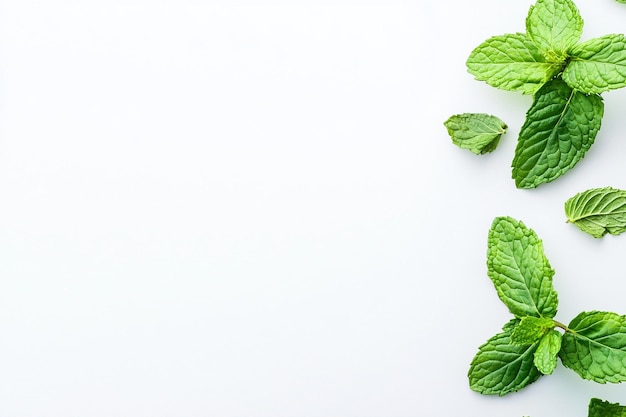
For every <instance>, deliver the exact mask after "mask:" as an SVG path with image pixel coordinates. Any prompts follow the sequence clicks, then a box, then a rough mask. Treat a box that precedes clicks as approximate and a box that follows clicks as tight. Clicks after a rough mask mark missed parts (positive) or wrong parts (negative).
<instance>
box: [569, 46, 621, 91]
mask: <svg viewBox="0 0 626 417" xmlns="http://www.w3.org/2000/svg"><path fill="white" fill-rule="evenodd" d="M562 76H563V80H564V81H565V82H566V83H567V84H568V85H569V86H570V87H572V88H573V89H575V90H578V91H581V92H583V93H587V94H592V93H602V92H604V91H609V90H615V89H617V88H622V87H626V37H625V36H624V35H605V36H602V37H599V38H596V39H591V40H589V41H587V42H583V43H581V44H579V45H577V46H576V47H575V48H573V49H572V50H571V61H570V62H569V64H568V65H567V67H565V70H564V71H563V75H562Z"/></svg>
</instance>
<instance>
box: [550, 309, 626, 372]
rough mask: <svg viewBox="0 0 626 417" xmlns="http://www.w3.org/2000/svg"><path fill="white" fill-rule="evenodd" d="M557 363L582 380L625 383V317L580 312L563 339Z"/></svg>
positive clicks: (598, 312) (612, 314) (597, 312)
mask: <svg viewBox="0 0 626 417" xmlns="http://www.w3.org/2000/svg"><path fill="white" fill-rule="evenodd" d="M559 356H560V357H561V362H562V363H563V365H565V366H566V367H568V368H570V369H572V370H573V371H574V372H576V373H577V374H579V375H580V376H581V377H583V378H584V379H590V380H593V381H596V382H600V383H606V382H613V383H617V382H623V381H626V316H620V315H618V314H615V313H609V312H602V311H592V312H583V313H580V314H579V315H578V316H576V317H575V318H574V320H572V322H571V323H570V324H569V326H568V331H567V332H566V333H565V334H564V335H563V342H562V346H561V352H560V353H559Z"/></svg>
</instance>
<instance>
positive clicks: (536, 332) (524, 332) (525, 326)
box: [511, 316, 554, 345]
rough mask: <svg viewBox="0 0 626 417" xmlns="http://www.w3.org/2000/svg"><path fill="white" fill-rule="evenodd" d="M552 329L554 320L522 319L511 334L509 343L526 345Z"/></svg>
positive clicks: (542, 318)
mask: <svg viewBox="0 0 626 417" xmlns="http://www.w3.org/2000/svg"><path fill="white" fill-rule="evenodd" d="M553 328H554V320H552V319H549V318H544V317H533V316H527V317H523V318H522V320H521V321H520V323H519V325H517V326H516V327H515V329H514V330H513V333H512V334H511V343H515V344H518V345H527V344H530V343H535V342H536V341H538V340H539V339H541V338H542V337H543V336H544V335H545V334H546V332H547V331H548V330H552V329H553Z"/></svg>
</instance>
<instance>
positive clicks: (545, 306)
mask: <svg viewBox="0 0 626 417" xmlns="http://www.w3.org/2000/svg"><path fill="white" fill-rule="evenodd" d="M487 246H488V249H487V273H488V275H489V278H491V280H492V281H493V283H494V285H495V287H496V291H497V293H498V296H499V297H500V299H501V300H502V302H504V304H505V305H506V306H507V307H508V308H509V311H510V312H511V313H512V314H513V315H514V316H516V317H518V318H521V317H525V316H534V317H554V315H555V314H556V310H557V305H558V298H557V293H556V291H555V290H554V288H552V276H553V275H554V270H553V269H552V267H551V266H550V263H549V262H548V259H547V258H546V256H545V255H544V252H543V244H542V243H541V240H540V239H539V238H538V237H537V235H536V234H535V232H534V231H533V230H531V229H529V228H527V227H526V226H525V225H524V223H522V222H521V221H518V220H515V219H513V218H511V217H497V218H496V219H495V220H494V221H493V223H492V225H491V229H490V230H489V237H488V245H487Z"/></svg>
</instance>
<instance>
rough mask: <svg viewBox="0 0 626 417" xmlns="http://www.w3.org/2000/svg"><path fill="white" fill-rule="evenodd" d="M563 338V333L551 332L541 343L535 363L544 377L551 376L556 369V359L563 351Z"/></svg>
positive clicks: (536, 353) (536, 352) (544, 336)
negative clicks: (560, 351)
mask: <svg viewBox="0 0 626 417" xmlns="http://www.w3.org/2000/svg"><path fill="white" fill-rule="evenodd" d="M561 338H562V334H561V333H559V332H557V331H556V330H550V331H549V332H548V333H546V334H545V335H543V337H542V338H541V340H540V341H539V345H538V346H537V350H536V351H535V358H534V361H533V363H534V364H535V366H536V367H537V369H539V372H541V373H542V374H544V375H550V374H551V373H552V372H554V369H555V368H556V364H557V360H556V358H557V357H558V356H559V350H561Z"/></svg>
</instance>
